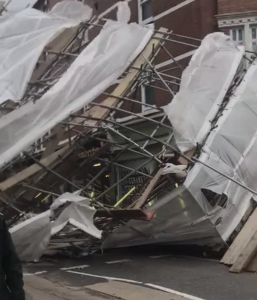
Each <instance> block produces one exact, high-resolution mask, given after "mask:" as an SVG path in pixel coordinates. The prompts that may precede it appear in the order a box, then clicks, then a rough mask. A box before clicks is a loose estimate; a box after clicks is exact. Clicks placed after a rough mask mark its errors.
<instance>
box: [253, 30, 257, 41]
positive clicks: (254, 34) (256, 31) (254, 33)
mask: <svg viewBox="0 0 257 300" xmlns="http://www.w3.org/2000/svg"><path fill="white" fill-rule="evenodd" d="M252 37H253V39H254V40H256V37H257V30H256V28H252Z"/></svg>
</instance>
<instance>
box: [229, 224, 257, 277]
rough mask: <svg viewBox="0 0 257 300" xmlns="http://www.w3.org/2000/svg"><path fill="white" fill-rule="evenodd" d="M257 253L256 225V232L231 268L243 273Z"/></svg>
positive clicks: (231, 270) (233, 270)
mask: <svg viewBox="0 0 257 300" xmlns="http://www.w3.org/2000/svg"><path fill="white" fill-rule="evenodd" d="M256 253H257V227H255V234H254V235H253V237H252V239H251V240H250V242H249V243H248V244H247V245H246V246H245V248H244V250H243V251H242V253H241V254H240V255H239V256H238V258H237V260H236V261H235V263H234V264H233V266H232V267H231V269H230V272H232V273H241V272H242V271H243V270H245V269H246V268H247V266H248V265H249V263H250V262H251V261H252V259H253V257H254V255H255V254H256Z"/></svg>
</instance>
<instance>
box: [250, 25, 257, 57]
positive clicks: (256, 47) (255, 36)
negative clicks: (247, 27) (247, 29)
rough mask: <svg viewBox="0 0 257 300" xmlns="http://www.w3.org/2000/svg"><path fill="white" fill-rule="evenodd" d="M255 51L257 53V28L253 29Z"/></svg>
mask: <svg viewBox="0 0 257 300" xmlns="http://www.w3.org/2000/svg"><path fill="white" fill-rule="evenodd" d="M251 31H252V45H253V51H255V52H256V51H257V26H254V27H252V28H251Z"/></svg>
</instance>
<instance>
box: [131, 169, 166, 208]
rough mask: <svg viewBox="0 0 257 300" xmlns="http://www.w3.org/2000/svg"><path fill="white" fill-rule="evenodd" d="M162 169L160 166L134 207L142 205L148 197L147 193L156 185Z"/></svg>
mask: <svg viewBox="0 0 257 300" xmlns="http://www.w3.org/2000/svg"><path fill="white" fill-rule="evenodd" d="M162 171H163V169H162V168H161V169H160V170H159V171H158V172H157V173H156V174H155V176H154V177H153V179H152V180H151V181H150V183H149V185H148V187H147V188H146V190H145V191H144V193H143V195H142V196H141V197H140V198H139V199H138V201H137V203H136V205H135V208H140V207H142V206H143V205H144V204H145V202H146V200H147V199H148V197H149V195H150V194H151V192H152V190H153V189H154V187H155V186H156V184H157V182H158V181H159V179H160V177H161V176H162Z"/></svg>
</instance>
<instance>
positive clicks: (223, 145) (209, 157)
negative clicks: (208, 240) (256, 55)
mask: <svg viewBox="0 0 257 300" xmlns="http://www.w3.org/2000/svg"><path fill="white" fill-rule="evenodd" d="M256 82H257V61H255V63H254V64H253V65H252V66H250V68H249V70H248V71H247V73H246V75H245V77H244V80H243V81H242V82H241V84H240V85H239V86H238V88H237V89H236V91H235V93H234V95H233V96H232V97H231V99H230V102H229V103H228V105H227V106H226V108H225V110H224V112H223V115H222V116H221V117H220V118H219V120H218V122H217V125H216V127H215V129H214V130H213V131H212V132H211V133H210V136H209V137H208V139H207V141H206V144H205V146H204V148H203V152H204V153H203V154H202V155H201V156H200V158H199V159H200V160H201V161H203V162H204V163H206V164H208V165H211V166H213V167H214V168H215V169H217V170H219V171H220V172H222V173H223V174H226V175H228V176H229V177H232V178H234V179H235V180H237V181H239V182H241V183H242V184H244V185H245V186H247V187H249V188H251V189H253V190H255V191H256V190H257V165H256V156H257V85H256ZM185 185H186V186H187V188H188V189H189V191H190V192H191V193H192V194H193V195H194V197H195V198H196V199H197V201H198V203H199V204H200V205H201V206H202V207H203V208H204V210H205V212H206V213H208V214H210V213H211V214H212V212H213V210H214V208H213V207H211V206H210V205H209V204H208V202H207V201H206V199H205V198H204V197H203V194H202V193H201V189H207V190H211V191H213V192H215V193H217V194H225V195H227V197H228V200H227V204H226V207H225V208H220V209H219V211H216V212H215V214H214V216H213V218H212V222H213V223H214V224H215V223H216V221H217V220H219V219H221V222H220V224H219V225H218V226H217V230H218V231H219V233H220V235H221V236H222V238H223V239H224V241H226V240H227V239H228V238H229V237H230V235H231V234H232V232H233V231H234V230H235V228H236V227H237V226H238V224H239V222H240V221H241V219H242V217H243V216H244V214H245V212H246V211H247V209H248V208H249V206H250V203H251V199H252V198H254V197H253V195H252V193H250V192H248V191H247V190H245V189H244V188H242V187H240V186H239V185H237V184H235V183H233V182H231V181H230V180H228V179H226V178H225V177H224V176H221V175H219V174H217V173H216V172H213V171H211V170H208V168H206V167H204V166H202V165H201V164H199V163H198V164H196V165H195V166H194V168H193V169H192V170H191V171H190V172H189V176H188V178H187V180H186V182H185Z"/></svg>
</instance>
